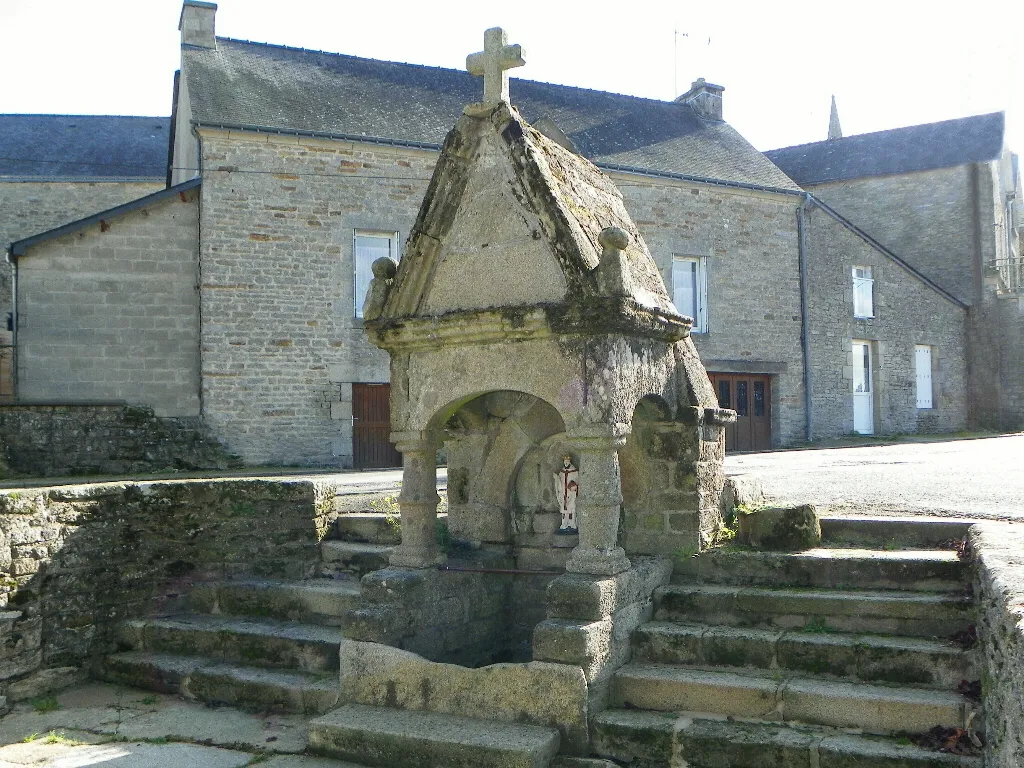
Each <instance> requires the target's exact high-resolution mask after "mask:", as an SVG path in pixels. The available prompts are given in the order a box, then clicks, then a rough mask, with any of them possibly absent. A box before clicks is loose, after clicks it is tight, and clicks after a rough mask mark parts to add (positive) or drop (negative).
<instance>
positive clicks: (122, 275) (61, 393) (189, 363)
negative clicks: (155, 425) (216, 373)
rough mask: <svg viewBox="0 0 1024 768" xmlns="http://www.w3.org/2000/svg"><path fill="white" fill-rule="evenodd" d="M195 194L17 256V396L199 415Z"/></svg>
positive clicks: (197, 229) (133, 213)
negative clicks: (120, 404)
mask: <svg viewBox="0 0 1024 768" xmlns="http://www.w3.org/2000/svg"><path fill="white" fill-rule="evenodd" d="M198 244H199V204H198V192H197V191H196V190H189V191H188V192H182V193H181V194H180V195H173V196H171V197H167V198H165V199H163V200H160V201H158V202H155V203H153V204H152V205H149V206H146V207H144V208H140V209H138V210H135V211H132V212H130V213H126V214H122V215H121V216H118V217H116V218H114V219H111V220H110V221H105V222H101V223H98V224H94V225H92V226H90V227H88V228H86V229H83V230H80V231H77V232H74V233H70V234H67V235H63V236H61V237H58V238H56V239H53V240H49V241H46V242H43V243H40V244H38V245H36V246H33V247H31V248H29V249H28V251H27V252H26V254H25V255H24V256H21V257H20V258H19V259H18V360H17V368H18V397H19V399H21V400H61V401H65V402H70V401H75V400H78V401H82V400H86V401H88V400H93V401H95V400H123V401H126V402H129V403H133V404H139V405H149V406H151V407H152V408H153V409H154V411H155V412H156V414H157V415H158V416H198V415H199V324H200V323H199V297H198V292H197V290H196V284H197V282H198V271H199V264H198Z"/></svg>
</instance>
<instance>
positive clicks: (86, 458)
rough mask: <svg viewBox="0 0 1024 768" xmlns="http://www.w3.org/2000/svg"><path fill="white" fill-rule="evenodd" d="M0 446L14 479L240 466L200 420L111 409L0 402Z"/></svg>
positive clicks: (136, 409)
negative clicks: (17, 477)
mask: <svg viewBox="0 0 1024 768" xmlns="http://www.w3.org/2000/svg"><path fill="white" fill-rule="evenodd" d="M0 446H2V448H3V451H4V454H3V459H4V461H5V462H6V465H7V468H8V470H9V472H10V473H11V474H14V475H22V476H27V477H61V476H65V477H66V476H72V475H100V474H105V475H124V474H130V473H138V472H162V471H167V470H169V469H174V470H179V469H225V468H227V467H230V466H235V465H237V464H238V462H237V460H236V459H234V457H231V456H229V455H227V454H226V453H225V451H224V450H223V448H221V446H220V445H219V444H218V443H217V442H216V441H214V440H213V439H212V438H210V437H209V436H208V433H207V430H206V429H205V428H204V427H203V426H202V424H201V423H200V422H199V420H198V419H162V418H159V417H157V416H154V415H153V411H152V409H149V408H143V407H138V406H128V405H123V404H111V405H75V404H70V405H69V404H52V405H19V404H13V403H11V404H5V403H0Z"/></svg>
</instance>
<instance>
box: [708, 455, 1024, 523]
mask: <svg viewBox="0 0 1024 768" xmlns="http://www.w3.org/2000/svg"><path fill="white" fill-rule="evenodd" d="M726 471H727V472H728V473H729V474H730V475H746V476H752V477H755V478H758V479H759V480H760V481H761V484H762V487H763V488H764V491H765V494H766V495H767V496H768V497H769V498H770V499H771V500H772V501H778V502H784V503H800V502H806V501H811V502H814V503H815V504H818V505H820V506H822V507H827V508H829V509H832V510H834V511H842V512H863V513H871V514H898V513H901V512H902V513H904V514H906V513H908V512H911V513H915V514H921V513H924V514H934V515H940V516H943V517H951V516H962V517H977V518H995V519H1017V520H1024V435H1003V436H998V437H987V438H980V439H967V440H945V441H941V442H922V443H917V442H914V443H909V442H908V443H900V444H896V445H876V446H864V447H847V448H825V449H820V450H800V451H775V452H771V453H749V454H743V455H739V456H729V457H728V458H727V459H726Z"/></svg>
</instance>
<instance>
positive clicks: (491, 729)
mask: <svg viewBox="0 0 1024 768" xmlns="http://www.w3.org/2000/svg"><path fill="white" fill-rule="evenodd" d="M309 746H310V749H311V750H312V751H313V752H317V753H319V754H323V755H327V756H329V757H335V758H339V759H342V760H353V761H356V762H359V763H363V764H366V765H370V766H386V767H390V766H410V768H411V767H412V766H415V768H481V766H487V767H488V768H547V766H549V765H550V763H551V761H552V759H553V758H554V756H555V754H556V753H557V752H558V746H559V734H558V731H557V730H555V729H554V728H544V727H541V726H536V725H520V724H518V723H499V722H493V721H489V720H476V719H471V718H468V717H457V716H454V715H442V714H435V713H432V712H415V711H405V710H398V709H384V708H380V707H367V706H362V705H358V704H347V705H345V706H343V707H341V708H339V709H336V710H334V711H333V712H330V713H328V714H326V715H324V716H322V717H319V718H317V719H315V720H313V721H312V722H310V724H309Z"/></svg>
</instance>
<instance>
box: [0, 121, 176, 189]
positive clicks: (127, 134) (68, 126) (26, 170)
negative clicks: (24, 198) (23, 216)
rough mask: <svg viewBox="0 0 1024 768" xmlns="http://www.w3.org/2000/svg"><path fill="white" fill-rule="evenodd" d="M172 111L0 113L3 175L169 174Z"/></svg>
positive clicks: (0, 172) (119, 176)
mask: <svg viewBox="0 0 1024 768" xmlns="http://www.w3.org/2000/svg"><path fill="white" fill-rule="evenodd" d="M170 128H171V119H170V118H169V117H119V116H91V115H90V116H81V115H0V179H3V178H19V179H20V178H51V179H52V178H59V179H105V178H117V179H126V178H128V179H136V178H145V179H164V178H166V176H167V147H168V142H169V141H170Z"/></svg>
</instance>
